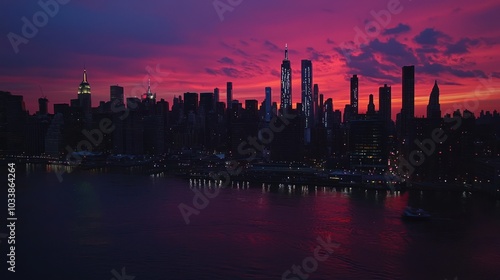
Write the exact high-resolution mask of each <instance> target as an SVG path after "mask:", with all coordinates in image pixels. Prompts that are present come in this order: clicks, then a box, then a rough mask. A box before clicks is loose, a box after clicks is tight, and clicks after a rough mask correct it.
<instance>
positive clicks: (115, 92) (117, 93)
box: [109, 85, 124, 105]
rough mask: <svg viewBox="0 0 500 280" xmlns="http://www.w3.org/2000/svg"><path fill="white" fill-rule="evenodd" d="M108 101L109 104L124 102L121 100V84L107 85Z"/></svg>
mask: <svg viewBox="0 0 500 280" xmlns="http://www.w3.org/2000/svg"><path fill="white" fill-rule="evenodd" d="M109 101H111V104H115V105H118V104H124V101H123V87H121V86H118V85H116V86H110V87H109Z"/></svg>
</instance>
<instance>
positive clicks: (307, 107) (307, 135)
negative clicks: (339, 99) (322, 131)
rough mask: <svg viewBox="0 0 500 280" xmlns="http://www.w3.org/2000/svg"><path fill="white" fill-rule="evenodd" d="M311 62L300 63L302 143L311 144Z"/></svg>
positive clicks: (312, 105) (312, 116) (312, 106)
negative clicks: (302, 117)
mask: <svg viewBox="0 0 500 280" xmlns="http://www.w3.org/2000/svg"><path fill="white" fill-rule="evenodd" d="M312 71H313V70H312V62H311V61H310V60H305V59H304V60H302V63H301V73H302V75H301V88H302V112H303V115H304V129H305V130H304V142H305V144H309V143H311V128H312V127H313V123H314V102H313V92H312V90H313V88H312V87H313V83H312V81H313V73H312Z"/></svg>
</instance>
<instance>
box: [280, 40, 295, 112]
mask: <svg viewBox="0 0 500 280" xmlns="http://www.w3.org/2000/svg"><path fill="white" fill-rule="evenodd" d="M280 107H281V108H280V109H281V111H285V110H287V111H290V110H291V109H292V68H291V64H290V60H289V59H288V45H285V59H283V62H282V63H281V104H280Z"/></svg>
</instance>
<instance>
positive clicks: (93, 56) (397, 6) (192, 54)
mask: <svg viewBox="0 0 500 280" xmlns="http://www.w3.org/2000/svg"><path fill="white" fill-rule="evenodd" d="M54 1H55V0H42V1H41V2H54ZM59 1H60V2H62V3H65V2H67V3H65V4H59V3H58V2H55V3H58V9H56V10H55V12H50V13H51V15H48V16H47V17H46V18H44V16H43V15H44V13H45V12H41V11H43V8H42V7H41V6H40V4H39V3H38V1H2V3H1V4H0V7H1V9H0V17H1V18H2V24H1V25H0V31H1V32H0V33H1V34H2V37H1V38H2V39H0V90H3V91H10V92H12V93H13V94H16V95H23V96H24V100H25V102H26V106H27V109H29V111H30V113H35V111H36V110H37V99H38V98H39V97H41V96H42V95H45V96H47V98H48V99H49V102H50V103H49V112H52V111H53V110H52V108H53V107H52V105H53V104H55V103H69V100H70V99H72V98H76V96H77V89H78V85H79V83H80V82H81V80H82V71H83V68H84V66H85V67H86V69H87V72H88V79H89V83H90V85H91V89H92V103H93V104H92V105H93V106H94V107H95V106H97V105H98V104H99V101H102V100H105V101H108V100H109V86H110V85H115V84H119V85H121V86H124V87H125V96H126V97H129V96H139V95H140V94H141V93H143V92H144V91H145V90H146V86H147V77H148V72H150V75H151V83H152V89H153V92H156V93H157V99H160V98H164V99H165V100H167V101H169V102H170V103H172V99H173V97H174V95H181V94H182V93H184V92H187V91H190V92H209V91H213V89H214V88H215V87H218V88H220V90H221V101H225V87H226V82H227V81H232V82H233V87H234V97H233V98H234V99H237V100H240V102H244V100H245V99H257V100H259V102H261V101H262V100H263V99H264V88H265V87H266V86H271V87H272V89H273V102H274V101H276V102H278V103H279V95H280V78H279V76H280V65H281V61H282V59H283V57H284V46H285V44H288V46H289V51H290V55H289V56H290V60H291V65H292V70H293V76H292V78H293V80H292V84H293V92H292V94H293V103H294V104H293V106H294V107H295V103H296V102H300V61H301V60H302V59H311V60H312V62H313V83H318V84H319V88H320V93H323V94H324V95H325V100H326V99H327V98H333V101H334V109H341V110H343V108H344V105H345V104H346V103H347V102H348V99H349V77H350V76H352V75H353V74H357V75H358V76H359V87H360V89H359V92H360V112H365V111H366V106H367V101H368V95H369V94H370V93H373V94H374V95H375V104H376V109H377V110H378V87H379V86H382V85H383V84H389V85H391V86H392V97H393V103H392V106H393V115H395V114H396V113H397V112H399V111H400V109H401V67H402V66H404V65H415V68H416V69H415V72H416V73H415V76H416V94H415V95H416V101H415V104H416V110H415V111H416V115H417V116H422V115H424V114H425V106H426V105H427V102H428V99H429V94H430V92H431V89H432V86H433V84H434V80H437V81H438V84H439V87H440V90H441V107H442V109H441V110H442V111H443V113H445V112H447V111H449V110H450V109H453V108H454V107H456V108H464V107H465V108H470V109H475V108H476V110H475V111H476V113H477V114H478V110H480V109H485V110H494V109H500V106H499V105H500V67H499V65H500V56H499V54H500V28H499V27H500V16H499V15H500V2H498V1H497V0H484V1H470V0H453V1H451V0H443V1H430V0H421V1H412V0H401V1H397V0H389V1H388V0H380V1H373V0H358V1H332V0H315V1H285V0H271V1H256V0H254V1H250V0H220V1H212V0H204V1H201V0H186V1H165V0H161V1H160V0H155V1H102V0H101V1H95V0H90V1H77V0H72V1H68V0H59ZM216 7H217V8H216ZM217 9H219V11H217ZM224 9H225V10H224ZM34 15H35V23H38V25H39V27H37V29H38V30H37V31H36V32H33V30H27V29H29V28H24V29H25V30H24V33H25V35H28V36H25V35H23V30H22V29H23V26H24V25H25V22H23V20H22V18H23V17H26V18H27V19H28V21H29V22H30V23H33V22H34ZM387 15H389V16H390V17H388V16H387ZM44 20H45V21H46V22H43V21H44ZM29 32H31V33H29ZM21 37H23V38H21ZM27 37H31V38H27ZM13 38H16V40H15V42H17V45H16V43H14V44H12V43H11V41H12V40H14V39H13ZM19 38H21V39H19ZM19 40H21V41H19ZM16 48H17V53H16ZM476 90H477V92H476ZM42 92H43V93H42ZM475 93H476V94H475ZM467 100H469V101H468V102H466V101H467ZM464 104H469V105H464ZM471 107H472V108H471ZM474 107H475V108H474Z"/></svg>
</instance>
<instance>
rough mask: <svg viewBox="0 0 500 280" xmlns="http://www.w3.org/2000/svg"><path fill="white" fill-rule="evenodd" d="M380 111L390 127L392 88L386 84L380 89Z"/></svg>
mask: <svg viewBox="0 0 500 280" xmlns="http://www.w3.org/2000/svg"><path fill="white" fill-rule="evenodd" d="M378 110H379V114H380V117H381V118H382V119H383V120H384V123H385V124H386V125H388V124H389V123H390V122H391V117H392V115H391V114H392V113H391V87H390V86H387V84H384V86H383V87H379V88H378Z"/></svg>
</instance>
